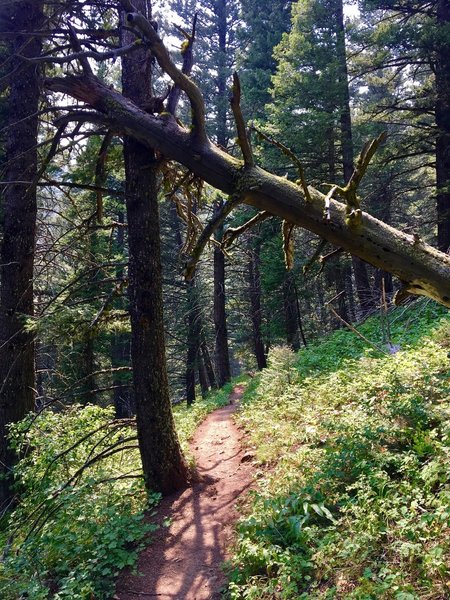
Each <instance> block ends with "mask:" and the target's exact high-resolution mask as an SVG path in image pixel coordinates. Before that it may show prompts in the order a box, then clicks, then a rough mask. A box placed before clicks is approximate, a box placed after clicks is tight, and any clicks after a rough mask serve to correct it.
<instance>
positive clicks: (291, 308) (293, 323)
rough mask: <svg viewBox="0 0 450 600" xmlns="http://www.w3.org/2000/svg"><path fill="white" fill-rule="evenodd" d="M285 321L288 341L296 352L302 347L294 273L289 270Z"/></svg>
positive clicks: (285, 284)
mask: <svg viewBox="0 0 450 600" xmlns="http://www.w3.org/2000/svg"><path fill="white" fill-rule="evenodd" d="M283 307H284V322H285V326H286V341H287V343H288V346H290V347H291V348H292V350H294V351H295V352H297V350H299V349H300V340H299V337H298V329H297V323H298V318H297V305H296V298H295V288H294V282H293V276H292V273H291V272H290V271H289V272H287V273H286V275H285V276H284V281H283Z"/></svg>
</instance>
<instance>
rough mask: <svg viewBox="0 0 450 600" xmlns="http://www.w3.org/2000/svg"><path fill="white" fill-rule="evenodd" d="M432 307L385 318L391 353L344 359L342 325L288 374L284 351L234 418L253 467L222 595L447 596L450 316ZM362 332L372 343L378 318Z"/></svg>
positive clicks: (401, 599) (358, 353) (361, 351)
mask: <svg viewBox="0 0 450 600" xmlns="http://www.w3.org/2000/svg"><path fill="white" fill-rule="evenodd" d="M433 312H434V309H433V306H430V304H429V303H427V302H419V303H417V304H416V305H414V306H411V307H408V309H407V310H405V309H401V311H398V312H394V313H392V314H391V316H390V319H391V321H392V325H391V332H392V335H393V338H394V342H395V343H397V344H400V345H401V348H402V349H401V350H400V351H399V352H397V353H396V354H392V355H386V354H382V353H376V352H374V351H373V350H372V349H370V350H365V348H364V346H363V343H362V341H361V340H359V339H357V341H356V343H355V346H356V347H357V348H358V349H357V350H354V353H353V356H354V358H348V357H344V356H343V354H342V353H343V348H346V347H347V346H348V344H349V340H348V337H347V336H349V335H350V336H351V338H353V340H355V339H356V338H355V337H354V335H353V334H351V333H347V332H343V331H339V332H337V333H335V334H334V335H332V336H329V337H328V338H327V339H326V340H325V341H324V343H323V345H320V344H317V345H315V346H314V347H312V348H308V349H306V350H303V351H302V352H300V353H299V354H298V355H297V366H298V370H299V376H298V377H297V381H296V382H294V383H288V382H286V381H285V382H284V384H283V383H282V382H281V380H280V379H279V366H280V365H279V357H280V356H282V355H283V356H285V357H286V361H287V362H288V363H289V364H290V363H291V359H290V358H287V355H286V353H285V352H284V350H283V351H282V352H281V354H280V351H277V357H278V358H277V361H276V363H277V366H276V370H274V363H273V362H271V361H269V367H268V369H267V370H266V371H265V372H263V374H261V375H260V376H259V377H258V378H255V379H256V381H255V380H254V381H253V382H252V386H251V387H249V388H248V389H247V392H246V394H245V396H244V404H243V411H242V413H241V415H240V416H239V420H240V422H241V423H242V425H243V426H244V427H245V429H246V430H247V432H248V436H249V444H250V445H251V446H252V447H253V448H254V452H255V454H256V457H257V459H258V460H259V462H260V463H261V469H260V470H259V472H258V475H259V485H258V489H257V491H256V492H255V493H254V495H253V502H252V504H251V507H250V508H249V509H248V512H247V514H246V516H245V518H243V519H242V521H241V523H240V525H239V530H238V541H237V544H236V549H235V555H234V557H233V560H232V561H231V564H230V567H229V579H230V584H229V591H228V594H229V596H230V598H233V599H238V598H250V599H257V598H265V599H273V598H283V599H288V598H292V599H298V598H300V599H301V598H304V599H306V598H308V599H319V598H320V599H325V598H342V599H344V598H345V599H358V600H362V599H365V600H366V599H367V600H369V599H385V600H391V599H394V600H408V599H409V600H413V599H422V598H427V599H430V600H432V599H434V600H438V599H442V598H446V597H449V596H450V536H449V533H450V503H449V500H450V468H449V465H450V460H449V459H450V425H449V423H450V419H449V416H450V369H449V367H450V361H449V358H448V356H447V353H448V346H449V344H450V336H449V333H450V326H449V323H450V321H449V320H448V318H446V319H445V320H444V321H443V322H442V323H441V324H440V326H439V327H438V325H439V318H436V317H438V316H439V312H440V311H438V312H437V314H434V317H432V316H430V315H432V314H433ZM401 326H403V327H405V326H406V327H407V330H403V333H402V334H401V335H400V328H401ZM436 327H438V329H437V330H436V331H433V330H434V329H436ZM364 328H365V330H364V335H365V336H367V337H368V338H369V339H370V340H371V341H376V342H377V343H379V340H378V339H376V337H375V335H376V332H377V327H376V319H372V320H369V321H368V322H366V323H365V326H364ZM420 331H422V333H423V334H424V333H427V332H428V336H424V335H422V338H420V337H419V333H420ZM372 334H373V335H372ZM329 353H331V356H330V354H329ZM333 353H335V355H334V356H333ZM350 356H352V354H350ZM276 378H278V380H277V383H276V384H274V385H272V386H270V385H269V382H271V381H273V380H275V379H276ZM291 381H292V378H291Z"/></svg>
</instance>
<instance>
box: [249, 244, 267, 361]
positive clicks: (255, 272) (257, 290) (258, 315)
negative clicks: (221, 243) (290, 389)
mask: <svg viewBox="0 0 450 600" xmlns="http://www.w3.org/2000/svg"><path fill="white" fill-rule="evenodd" d="M259 250H260V249H259V246H256V247H255V248H250V260H249V261H248V280H249V281H248V282H249V296H250V310H251V315H250V316H251V321H252V327H253V348H254V350H255V357H256V363H257V365H258V369H259V370H260V371H261V369H265V368H266V367H267V361H266V355H265V353H264V344H263V341H262V334H261V323H262V311H261V277H260V274H259V263H260V259H259Z"/></svg>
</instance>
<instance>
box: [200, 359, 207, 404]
mask: <svg viewBox="0 0 450 600" xmlns="http://www.w3.org/2000/svg"><path fill="white" fill-rule="evenodd" d="M198 380H199V382H200V389H201V391H202V398H206V396H207V395H208V392H209V385H208V375H207V373H206V369H205V363H204V362H203V359H202V357H201V355H200V356H199V358H198Z"/></svg>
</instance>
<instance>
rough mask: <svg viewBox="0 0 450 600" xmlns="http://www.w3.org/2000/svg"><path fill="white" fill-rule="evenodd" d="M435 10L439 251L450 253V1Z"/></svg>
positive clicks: (438, 3) (444, 0) (440, 1)
mask: <svg viewBox="0 0 450 600" xmlns="http://www.w3.org/2000/svg"><path fill="white" fill-rule="evenodd" d="M436 9H437V24H438V28H439V30H441V31H442V33H441V36H440V41H439V44H438V46H437V49H436V65H435V77H436V109H435V118H436V125H437V128H438V133H437V139H436V187H437V218H438V248H439V249H440V250H442V251H443V252H448V251H449V249H450V60H449V56H450V41H449V36H448V28H449V26H450V3H449V2H448V0H438V2H437V7H436ZM445 28H447V30H446V29H445ZM444 32H446V33H444Z"/></svg>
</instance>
